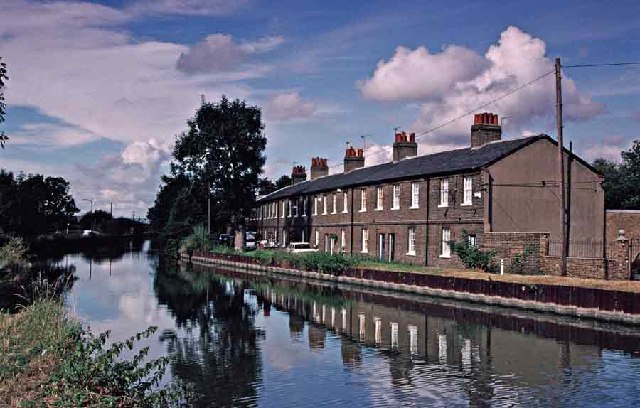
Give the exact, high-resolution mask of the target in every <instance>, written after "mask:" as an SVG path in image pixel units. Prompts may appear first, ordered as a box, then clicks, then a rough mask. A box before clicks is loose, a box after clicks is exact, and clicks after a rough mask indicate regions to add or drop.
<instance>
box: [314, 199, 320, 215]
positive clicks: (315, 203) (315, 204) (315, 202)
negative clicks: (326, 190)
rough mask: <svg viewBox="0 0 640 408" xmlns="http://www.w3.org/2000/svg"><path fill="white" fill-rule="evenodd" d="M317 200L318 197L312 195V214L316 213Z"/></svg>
mask: <svg viewBox="0 0 640 408" xmlns="http://www.w3.org/2000/svg"><path fill="white" fill-rule="evenodd" d="M318 200H320V198H319V197H316V196H313V215H318Z"/></svg>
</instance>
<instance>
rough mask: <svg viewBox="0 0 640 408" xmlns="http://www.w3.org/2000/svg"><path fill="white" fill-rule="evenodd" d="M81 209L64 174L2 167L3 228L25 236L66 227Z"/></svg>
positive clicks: (0, 218) (0, 206)
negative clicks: (25, 172)
mask: <svg viewBox="0 0 640 408" xmlns="http://www.w3.org/2000/svg"><path fill="white" fill-rule="evenodd" d="M76 212H78V208H77V207H76V205H75V201H74V199H73V197H72V196H71V194H69V183H68V182H67V181H66V180H65V179H63V178H61V177H44V176H42V175H40V174H35V175H32V174H30V175H23V174H21V175H18V176H17V177H14V175H13V173H10V172H6V171H4V170H0V229H1V230H3V231H4V232H6V233H12V234H16V235H21V236H25V237H33V236H36V235H39V234H43V233H47V232H52V231H56V230H63V229H65V228H66V225H67V223H68V222H71V220H72V217H73V215H74V214H75V213H76Z"/></svg>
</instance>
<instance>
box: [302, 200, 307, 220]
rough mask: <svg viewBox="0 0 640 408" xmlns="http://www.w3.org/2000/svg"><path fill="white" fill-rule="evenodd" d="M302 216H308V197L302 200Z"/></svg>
mask: <svg viewBox="0 0 640 408" xmlns="http://www.w3.org/2000/svg"><path fill="white" fill-rule="evenodd" d="M302 216H303V217H306V216H307V197H305V198H304V199H303V200H302Z"/></svg>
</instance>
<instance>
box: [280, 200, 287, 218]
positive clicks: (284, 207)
mask: <svg viewBox="0 0 640 408" xmlns="http://www.w3.org/2000/svg"><path fill="white" fill-rule="evenodd" d="M286 212H287V202H286V201H283V202H282V215H281V216H280V218H284V216H285V215H286Z"/></svg>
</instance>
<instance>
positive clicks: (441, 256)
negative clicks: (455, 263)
mask: <svg viewBox="0 0 640 408" xmlns="http://www.w3.org/2000/svg"><path fill="white" fill-rule="evenodd" d="M439 258H443V259H449V258H451V255H443V254H440V256H439Z"/></svg>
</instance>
